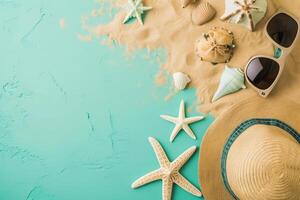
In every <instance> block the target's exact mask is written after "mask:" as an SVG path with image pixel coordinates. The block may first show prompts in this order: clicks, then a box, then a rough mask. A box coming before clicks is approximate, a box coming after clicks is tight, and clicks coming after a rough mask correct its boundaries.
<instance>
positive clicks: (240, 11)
mask: <svg viewBox="0 0 300 200" xmlns="http://www.w3.org/2000/svg"><path fill="white" fill-rule="evenodd" d="M255 3H256V0H243V1H242V2H240V1H238V0H236V1H234V4H235V5H236V6H237V8H236V9H235V10H234V11H233V12H232V13H230V14H228V15H225V16H222V17H221V20H227V19H229V18H231V17H233V16H235V15H238V18H237V21H236V23H238V22H240V21H241V20H242V19H243V18H244V17H245V16H247V18H248V21H249V29H250V30H251V31H254V22H253V18H252V14H251V11H252V10H255V11H259V8H257V7H254V6H253V5H254V4H255Z"/></svg>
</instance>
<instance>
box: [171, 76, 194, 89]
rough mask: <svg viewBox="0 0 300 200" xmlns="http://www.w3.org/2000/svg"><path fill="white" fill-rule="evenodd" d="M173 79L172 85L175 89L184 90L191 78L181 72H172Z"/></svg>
mask: <svg viewBox="0 0 300 200" xmlns="http://www.w3.org/2000/svg"><path fill="white" fill-rule="evenodd" d="M173 81H174V86H175V88H176V89H177V90H184V89H185V88H186V86H187V84H189V83H190V82H191V79H190V78H189V76H188V75H186V74H184V73H182V72H176V73H174V74H173Z"/></svg>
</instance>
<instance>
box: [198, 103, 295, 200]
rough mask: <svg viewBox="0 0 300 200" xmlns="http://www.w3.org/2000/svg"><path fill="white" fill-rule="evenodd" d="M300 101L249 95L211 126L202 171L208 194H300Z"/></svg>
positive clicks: (287, 197) (279, 197) (291, 198)
mask: <svg viewBox="0 0 300 200" xmlns="http://www.w3.org/2000/svg"><path fill="white" fill-rule="evenodd" d="M297 131H300V104H298V103H296V102H294V101H292V100H278V99H277V100H276V102H275V101H270V100H269V99H262V98H258V99H249V100H247V101H245V102H243V103H241V104H239V105H237V106H235V107H233V108H231V109H230V110H229V111H227V112H226V113H225V114H223V115H222V116H221V117H220V118H218V119H217V120H216V121H215V123H214V124H213V125H212V126H211V127H210V128H209V129H208V131H207V133H206V135H205V137H204V140H203V142H202V145H201V152H200V161H199V170H200V173H199V176H200V182H201V186H202V191H203V195H204V197H205V199H206V200H227V199H228V200H229V199H240V200H300V135H299V133H298V132H297Z"/></svg>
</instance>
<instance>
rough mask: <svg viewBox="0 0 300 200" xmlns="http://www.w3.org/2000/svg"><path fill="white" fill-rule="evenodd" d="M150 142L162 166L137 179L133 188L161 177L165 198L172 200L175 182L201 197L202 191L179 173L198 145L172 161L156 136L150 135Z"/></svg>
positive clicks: (163, 196)
mask: <svg viewBox="0 0 300 200" xmlns="http://www.w3.org/2000/svg"><path fill="white" fill-rule="evenodd" d="M149 142H150V144H151V145H152V148H153V150H154V152H155V154H156V157H157V159H158V162H159V164H160V168H159V169H157V170H155V171H152V172H150V173H148V174H146V175H145V176H143V177H141V178H139V179H138V180H136V181H135V182H134V183H133V184H132V188H138V187H140V186H142V185H145V184H148V183H151V182H153V181H157V180H159V179H161V180H162V198H163V200H171V198H172V189H173V184H174V183H176V184H177V185H178V186H180V187H181V188H183V189H184V190H186V191H187V192H190V193H192V194H193V195H195V196H198V197H201V196H202V194H201V192H200V191H199V190H198V189H197V188H196V187H195V186H194V185H192V184H191V183H190V182H189V181H188V180H187V179H186V178H185V177H183V176H182V175H181V174H180V173H179V170H180V169H181V168H182V166H183V165H184V164H185V163H186V162H187V161H188V160H189V159H190V157H191V156H192V155H193V154H194V152H195V151H196V146H193V147H191V148H189V149H187V150H186V151H185V152H184V153H182V154H181V155H180V156H179V157H178V158H177V159H176V160H174V161H173V162H170V161H169V159H168V157H167V155H166V153H165V151H164V150H163V148H162V146H161V145H160V144H159V142H158V141H157V140H156V139H155V138H152V137H149Z"/></svg>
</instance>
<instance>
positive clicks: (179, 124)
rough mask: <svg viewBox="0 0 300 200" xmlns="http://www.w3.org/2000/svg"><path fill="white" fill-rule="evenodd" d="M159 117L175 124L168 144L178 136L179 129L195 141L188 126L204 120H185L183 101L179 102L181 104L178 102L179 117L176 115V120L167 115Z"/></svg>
mask: <svg viewBox="0 0 300 200" xmlns="http://www.w3.org/2000/svg"><path fill="white" fill-rule="evenodd" d="M160 117H161V118H163V119H165V120H167V121H169V122H172V123H174V124H176V126H175V128H174V129H173V132H172V134H171V136H170V142H173V140H174V139H175V137H176V136H177V135H178V133H179V131H180V130H181V129H183V130H184V131H185V132H186V133H187V134H188V135H189V136H190V137H191V138H193V139H194V140H195V139H196V136H195V134H194V133H193V131H192V130H191V128H190V127H189V124H191V123H194V122H197V121H200V120H202V119H204V117H203V116H197V117H190V118H186V117H185V109H184V101H183V100H181V102H180V108H179V115H178V117H177V118H175V117H171V116H168V115H161V116H160Z"/></svg>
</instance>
